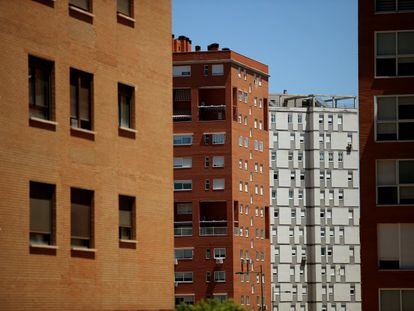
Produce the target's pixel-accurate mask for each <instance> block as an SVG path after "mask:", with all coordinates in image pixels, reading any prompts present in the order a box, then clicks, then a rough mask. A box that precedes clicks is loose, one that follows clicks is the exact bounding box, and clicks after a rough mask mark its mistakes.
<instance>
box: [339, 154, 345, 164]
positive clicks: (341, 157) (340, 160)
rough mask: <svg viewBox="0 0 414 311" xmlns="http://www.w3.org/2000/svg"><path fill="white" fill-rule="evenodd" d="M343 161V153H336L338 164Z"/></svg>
mask: <svg viewBox="0 0 414 311" xmlns="http://www.w3.org/2000/svg"><path fill="white" fill-rule="evenodd" d="M343 161H344V153H343V152H338V162H343Z"/></svg>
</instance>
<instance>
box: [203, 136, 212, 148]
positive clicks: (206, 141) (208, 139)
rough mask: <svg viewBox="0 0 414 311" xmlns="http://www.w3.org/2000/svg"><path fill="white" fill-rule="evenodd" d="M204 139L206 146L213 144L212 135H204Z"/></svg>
mask: <svg viewBox="0 0 414 311" xmlns="http://www.w3.org/2000/svg"><path fill="white" fill-rule="evenodd" d="M203 139H204V145H209V144H210V143H211V135H210V134H204V135H203Z"/></svg>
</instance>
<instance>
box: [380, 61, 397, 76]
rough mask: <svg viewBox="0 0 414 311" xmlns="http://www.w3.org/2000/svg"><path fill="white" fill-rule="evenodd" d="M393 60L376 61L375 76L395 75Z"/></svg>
mask: <svg viewBox="0 0 414 311" xmlns="http://www.w3.org/2000/svg"><path fill="white" fill-rule="evenodd" d="M395 61H396V60H395V58H380V59H377V76H380V77H393V76H396V75H397V71H396V66H395Z"/></svg>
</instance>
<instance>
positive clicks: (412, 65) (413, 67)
mask: <svg viewBox="0 0 414 311" xmlns="http://www.w3.org/2000/svg"><path fill="white" fill-rule="evenodd" d="M398 75H399V76H414V57H404V58H400V59H399V60H398Z"/></svg>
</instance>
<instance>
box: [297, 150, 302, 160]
mask: <svg viewBox="0 0 414 311" xmlns="http://www.w3.org/2000/svg"><path fill="white" fill-rule="evenodd" d="M298 161H299V162H301V161H303V152H301V151H299V152H298Z"/></svg>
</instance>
